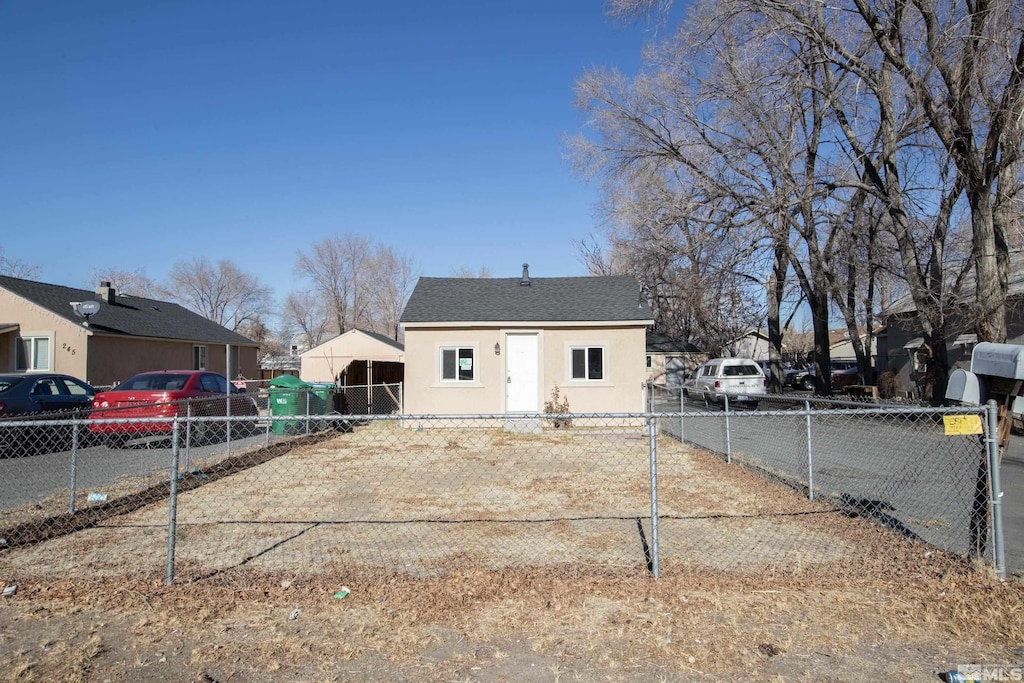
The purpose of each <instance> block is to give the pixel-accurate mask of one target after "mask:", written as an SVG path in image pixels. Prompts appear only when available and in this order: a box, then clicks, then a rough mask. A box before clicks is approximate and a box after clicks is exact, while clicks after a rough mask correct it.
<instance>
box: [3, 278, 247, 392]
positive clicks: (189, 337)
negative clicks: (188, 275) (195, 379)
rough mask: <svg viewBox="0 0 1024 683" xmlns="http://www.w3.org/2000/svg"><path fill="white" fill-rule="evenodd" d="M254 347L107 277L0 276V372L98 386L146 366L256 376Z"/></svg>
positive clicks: (183, 309) (211, 323) (236, 335)
mask: <svg viewBox="0 0 1024 683" xmlns="http://www.w3.org/2000/svg"><path fill="white" fill-rule="evenodd" d="M86 302H90V303H86ZM93 302H94V303H93ZM83 304H85V305H84V306H83ZM91 309H96V311H95V312H94V313H90V314H88V316H87V317H86V316H85V315H83V314H82V312H88V311H90V310H91ZM229 349H230V353H231V358H230V359H229V358H228V350H229ZM258 350H259V349H258V347H257V345H256V342H254V341H252V340H251V339H248V338H246V337H243V336H242V335H240V334H238V333H236V332H232V331H231V330H229V329H227V328H225V327H222V326H221V325H218V324H217V323H215V322H213V321H211V320H207V319H206V318H204V317H202V316H201V315H198V314H197V313H193V312H192V311H189V310H188V309H186V308H183V307H181V306H179V305H177V304H172V303H169V302H166V301H158V300H156V299H147V298H143V297H136V296H127V295H123V294H118V293H117V292H116V291H115V290H114V288H113V287H111V286H110V285H109V283H101V284H100V287H98V288H97V289H96V291H89V290H85V289H75V288H73V287H64V286H62V285H51V284H47V283H44V282H34V281H32V280H23V279H20V278H13V277H7V276H0V372H6V373H12V372H60V373H64V374H68V375H73V376H75V377H79V378H81V379H83V380H85V381H86V382H89V383H90V384H92V385H94V386H100V387H102V386H109V385H111V384H114V383H116V382H118V381H121V380H124V379H127V378H128V377H130V376H131V375H134V374H135V373H137V372H143V371H146V370H164V369H173V370H188V369H197V370H198V369H205V370H210V371H212V372H219V373H220V374H222V375H225V376H229V379H230V378H234V377H237V376H238V375H242V376H244V377H256V376H257V375H258V373H259V364H258V361H257V353H258Z"/></svg>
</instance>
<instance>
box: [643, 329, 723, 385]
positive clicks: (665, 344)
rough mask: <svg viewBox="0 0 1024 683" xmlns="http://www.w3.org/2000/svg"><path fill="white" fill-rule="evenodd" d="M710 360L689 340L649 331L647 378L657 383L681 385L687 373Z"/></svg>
mask: <svg viewBox="0 0 1024 683" xmlns="http://www.w3.org/2000/svg"><path fill="white" fill-rule="evenodd" d="M707 360H708V354H706V353H702V352H701V351H700V350H699V349H698V348H697V347H696V346H694V345H693V344H690V343H689V342H682V341H676V340H674V339H671V338H669V337H667V336H665V335H664V334H661V333H660V332H652V331H651V330H648V331H647V354H646V366H647V379H648V380H650V381H651V382H654V383H655V384H665V385H668V386H680V385H682V383H683V380H684V379H685V378H686V375H687V374H689V373H692V372H693V371H694V370H696V369H697V368H698V367H700V366H701V365H703V364H704V363H705V362H706V361H707Z"/></svg>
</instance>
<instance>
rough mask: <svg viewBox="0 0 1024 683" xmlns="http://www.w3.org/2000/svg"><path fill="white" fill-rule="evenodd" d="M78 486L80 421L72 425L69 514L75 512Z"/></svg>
mask: <svg viewBox="0 0 1024 683" xmlns="http://www.w3.org/2000/svg"><path fill="white" fill-rule="evenodd" d="M77 486H78V421H77V420H75V423H74V424H73V425H71V500H70V501H69V502H68V514H69V515H73V514H75V488H77Z"/></svg>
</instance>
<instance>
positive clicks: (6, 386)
mask: <svg viewBox="0 0 1024 683" xmlns="http://www.w3.org/2000/svg"><path fill="white" fill-rule="evenodd" d="M23 379H25V378H24V377H0V394H3V393H5V392H8V391H10V390H11V389H13V388H14V387H16V386H18V385H19V384H21V381H22V380H23Z"/></svg>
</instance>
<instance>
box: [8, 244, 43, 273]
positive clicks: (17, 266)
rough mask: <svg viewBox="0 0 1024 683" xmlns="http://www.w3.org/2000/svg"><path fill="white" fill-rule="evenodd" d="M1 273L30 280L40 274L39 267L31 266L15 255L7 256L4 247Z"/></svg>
mask: <svg viewBox="0 0 1024 683" xmlns="http://www.w3.org/2000/svg"><path fill="white" fill-rule="evenodd" d="M0 275H7V276H9V277H16V278H21V279H23V280H28V279H31V278H34V277H37V276H38V275H39V267H38V266H31V265H29V264H27V263H25V262H24V261H22V260H21V259H19V258H15V257H13V256H5V255H4V248H3V247H0Z"/></svg>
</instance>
